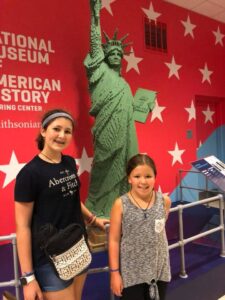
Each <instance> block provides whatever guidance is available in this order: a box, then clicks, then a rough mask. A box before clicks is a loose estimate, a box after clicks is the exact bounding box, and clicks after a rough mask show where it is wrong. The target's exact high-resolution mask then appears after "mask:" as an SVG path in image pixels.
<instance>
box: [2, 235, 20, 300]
mask: <svg viewBox="0 0 225 300" xmlns="http://www.w3.org/2000/svg"><path fill="white" fill-rule="evenodd" d="M3 241H11V243H12V248H13V269H14V279H12V280H10V281H3V282H0V287H6V286H14V287H15V293H16V299H17V300H20V293H19V268H18V259H17V248H16V234H15V233H12V234H10V235H5V236H0V242H3Z"/></svg>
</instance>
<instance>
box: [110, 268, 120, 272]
mask: <svg viewBox="0 0 225 300" xmlns="http://www.w3.org/2000/svg"><path fill="white" fill-rule="evenodd" d="M119 270H120V269H109V272H118V271H119Z"/></svg>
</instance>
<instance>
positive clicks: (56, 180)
mask: <svg viewBox="0 0 225 300" xmlns="http://www.w3.org/2000/svg"><path fill="white" fill-rule="evenodd" d="M79 188H80V182H79V178H78V175H77V169H76V164H75V160H74V159H73V158H72V157H70V156H66V155H63V156H62V161H61V162H60V163H58V164H52V163H48V162H46V161H44V160H42V159H41V158H40V157H39V156H35V157H34V158H33V159H32V160H31V161H30V162H29V163H27V164H26V165H25V166H24V167H23V168H22V169H21V170H20V172H19V173H18V175H17V177H16V184H15V201H18V202H34V209H33V216H32V225H31V231H32V255H33V265H34V267H35V266H36V265H43V264H45V263H46V262H47V257H46V256H45V254H44V252H43V251H42V250H41V249H40V247H39V245H38V243H37V240H36V235H37V233H38V232H39V230H40V227H41V226H43V225H44V224H46V223H51V224H53V225H54V226H55V227H56V228H58V229H62V228H65V227H66V226H68V225H69V224H71V223H79V224H81V225H82V227H83V228H85V225H84V220H83V216H82V213H81V205H80V195H79Z"/></svg>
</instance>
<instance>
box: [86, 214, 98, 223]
mask: <svg viewBox="0 0 225 300" xmlns="http://www.w3.org/2000/svg"><path fill="white" fill-rule="evenodd" d="M96 218H97V217H96V215H94V214H92V215H91V216H90V217H89V218H88V219H87V224H89V225H91V224H93V223H94V222H95V220H96Z"/></svg>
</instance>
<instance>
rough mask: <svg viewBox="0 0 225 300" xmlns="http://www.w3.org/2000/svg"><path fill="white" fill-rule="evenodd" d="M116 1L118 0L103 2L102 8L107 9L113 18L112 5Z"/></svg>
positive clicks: (105, 0)
mask: <svg viewBox="0 0 225 300" xmlns="http://www.w3.org/2000/svg"><path fill="white" fill-rule="evenodd" d="M115 1H116V0H102V8H105V9H106V10H107V11H108V12H109V13H110V14H111V15H112V16H113V12H112V9H111V3H113V2H115Z"/></svg>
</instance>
